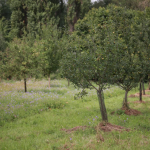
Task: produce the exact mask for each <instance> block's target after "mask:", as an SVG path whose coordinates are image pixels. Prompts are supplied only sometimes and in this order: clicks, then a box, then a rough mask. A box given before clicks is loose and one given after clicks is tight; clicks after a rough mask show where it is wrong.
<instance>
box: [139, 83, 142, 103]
mask: <svg viewBox="0 0 150 150" xmlns="http://www.w3.org/2000/svg"><path fill="white" fill-rule="evenodd" d="M139 98H140V99H139V100H140V101H142V82H140V93H139Z"/></svg>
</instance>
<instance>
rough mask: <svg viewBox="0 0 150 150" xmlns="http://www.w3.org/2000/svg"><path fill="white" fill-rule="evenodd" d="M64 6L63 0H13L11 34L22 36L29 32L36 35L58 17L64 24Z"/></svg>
mask: <svg viewBox="0 0 150 150" xmlns="http://www.w3.org/2000/svg"><path fill="white" fill-rule="evenodd" d="M63 7H64V4H63V1H62V0H44V1H39V0H32V1H30V0H25V1H20V0H11V10H12V15H11V36H12V37H16V36H17V37H19V38H20V37H22V36H23V35H24V33H25V32H27V33H32V35H33V36H34V37H35V36H36V34H37V33H39V32H40V30H41V29H42V25H43V24H45V25H46V24H47V22H49V21H50V20H51V19H56V20H57V19H58V20H59V22H58V25H59V24H61V25H62V24H63V21H62V20H63V17H64V15H62V14H63V13H64V9H63ZM59 17H61V19H60V18H59ZM60 21H61V22H60Z"/></svg>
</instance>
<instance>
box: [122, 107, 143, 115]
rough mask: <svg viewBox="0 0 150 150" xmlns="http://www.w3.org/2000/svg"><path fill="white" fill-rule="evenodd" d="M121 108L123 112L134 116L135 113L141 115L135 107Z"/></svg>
mask: <svg viewBox="0 0 150 150" xmlns="http://www.w3.org/2000/svg"><path fill="white" fill-rule="evenodd" d="M122 110H124V111H125V114H126V115H129V116H131V115H134V116H137V115H141V114H142V113H141V112H140V111H138V110H135V109H126V108H122Z"/></svg>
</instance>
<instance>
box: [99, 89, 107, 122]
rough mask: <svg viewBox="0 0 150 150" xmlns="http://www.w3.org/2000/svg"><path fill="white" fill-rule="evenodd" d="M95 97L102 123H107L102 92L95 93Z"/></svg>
mask: <svg viewBox="0 0 150 150" xmlns="http://www.w3.org/2000/svg"><path fill="white" fill-rule="evenodd" d="M97 97H98V101H99V107H100V112H101V116H102V121H104V122H108V117H107V111H106V107H105V102H104V95H103V90H99V91H97Z"/></svg>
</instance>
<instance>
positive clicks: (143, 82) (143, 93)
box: [142, 82, 145, 95]
mask: <svg viewBox="0 0 150 150" xmlns="http://www.w3.org/2000/svg"><path fill="white" fill-rule="evenodd" d="M142 88H143V95H145V87H144V82H142Z"/></svg>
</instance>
